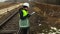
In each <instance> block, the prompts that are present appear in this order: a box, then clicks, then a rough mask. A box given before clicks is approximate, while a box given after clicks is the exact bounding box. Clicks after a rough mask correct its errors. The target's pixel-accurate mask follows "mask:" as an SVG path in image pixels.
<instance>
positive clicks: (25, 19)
mask: <svg viewBox="0 0 60 34" xmlns="http://www.w3.org/2000/svg"><path fill="white" fill-rule="evenodd" d="M28 9H29V3H23V7H22V8H20V9H19V14H20V20H19V28H20V34H27V31H28V30H29V27H30V23H29V17H30V16H31V15H32V14H33V13H34V12H33V13H32V14H29V13H28Z"/></svg>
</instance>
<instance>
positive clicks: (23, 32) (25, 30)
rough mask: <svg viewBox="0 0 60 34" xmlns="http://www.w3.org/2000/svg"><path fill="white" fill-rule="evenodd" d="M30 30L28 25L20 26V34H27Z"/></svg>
mask: <svg viewBox="0 0 60 34" xmlns="http://www.w3.org/2000/svg"><path fill="white" fill-rule="evenodd" d="M28 30H29V28H28V27H27V28H20V30H19V34H27V32H28Z"/></svg>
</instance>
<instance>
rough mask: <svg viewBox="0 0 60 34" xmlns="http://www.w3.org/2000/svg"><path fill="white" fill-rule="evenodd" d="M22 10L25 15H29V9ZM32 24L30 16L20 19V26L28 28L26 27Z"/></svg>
mask: <svg viewBox="0 0 60 34" xmlns="http://www.w3.org/2000/svg"><path fill="white" fill-rule="evenodd" d="M22 12H23V16H27V15H28V11H26V10H22ZM29 26H30V24H29V19H28V18H26V19H24V20H21V19H20V20H19V27H20V28H26V27H29Z"/></svg>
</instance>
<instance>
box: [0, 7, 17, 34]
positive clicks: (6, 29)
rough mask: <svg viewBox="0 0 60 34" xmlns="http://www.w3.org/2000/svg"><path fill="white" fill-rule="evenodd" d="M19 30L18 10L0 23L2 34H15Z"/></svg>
mask: <svg viewBox="0 0 60 34" xmlns="http://www.w3.org/2000/svg"><path fill="white" fill-rule="evenodd" d="M17 30H18V8H16V9H14V10H13V13H12V14H11V15H10V16H8V17H7V18H6V19H5V20H4V21H2V22H1V23H0V33H1V34H2V33H4V34H5V33H14V32H16V31H17Z"/></svg>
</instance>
